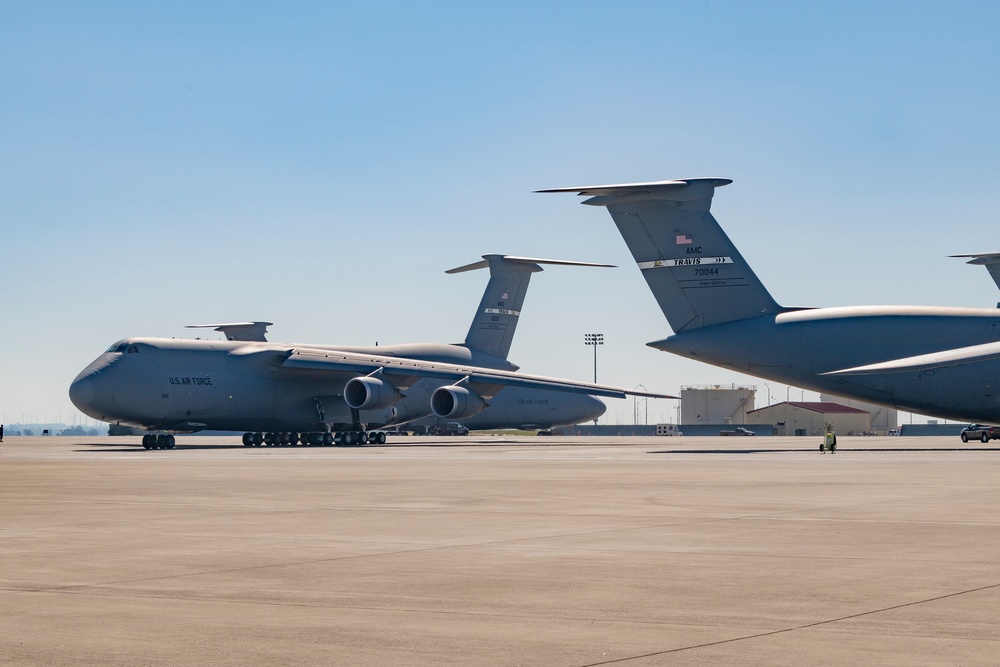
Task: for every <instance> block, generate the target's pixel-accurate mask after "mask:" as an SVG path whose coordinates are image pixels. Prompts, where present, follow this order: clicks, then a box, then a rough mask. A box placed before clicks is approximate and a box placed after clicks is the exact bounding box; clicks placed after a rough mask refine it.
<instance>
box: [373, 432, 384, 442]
mask: <svg viewBox="0 0 1000 667" xmlns="http://www.w3.org/2000/svg"><path fill="white" fill-rule="evenodd" d="M375 442H376V443H378V444H380V445H384V444H385V433H382V432H381V431H379V432H378V433H376V434H375Z"/></svg>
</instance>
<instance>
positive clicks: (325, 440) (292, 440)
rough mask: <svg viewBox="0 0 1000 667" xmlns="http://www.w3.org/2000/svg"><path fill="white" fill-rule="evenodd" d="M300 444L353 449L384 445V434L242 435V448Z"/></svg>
mask: <svg viewBox="0 0 1000 667" xmlns="http://www.w3.org/2000/svg"><path fill="white" fill-rule="evenodd" d="M298 444H302V445H305V446H312V447H332V446H333V445H334V444H337V445H344V446H345V447H354V446H356V445H364V444H372V445H376V444H377V445H384V444H385V433H383V432H382V431H370V432H369V431H343V432H340V431H337V432H335V433H331V432H329V431H327V432H323V431H313V432H305V433H296V432H294V431H292V432H287V433H286V432H276V433H272V432H268V433H260V432H258V433H253V432H248V433H244V434H243V446H244V447H260V446H261V445H264V446H265V447H294V446H295V445H298Z"/></svg>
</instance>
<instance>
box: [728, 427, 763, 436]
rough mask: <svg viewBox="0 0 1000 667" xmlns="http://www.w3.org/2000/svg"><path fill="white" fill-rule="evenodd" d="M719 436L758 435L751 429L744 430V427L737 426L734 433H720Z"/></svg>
mask: <svg viewBox="0 0 1000 667" xmlns="http://www.w3.org/2000/svg"><path fill="white" fill-rule="evenodd" d="M719 435H757V434H756V433H754V432H753V431H751V430H750V429H746V428H743V427H742V426H737V427H736V428H735V429H733V430H732V431H719Z"/></svg>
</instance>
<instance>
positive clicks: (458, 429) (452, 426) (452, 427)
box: [427, 422, 469, 435]
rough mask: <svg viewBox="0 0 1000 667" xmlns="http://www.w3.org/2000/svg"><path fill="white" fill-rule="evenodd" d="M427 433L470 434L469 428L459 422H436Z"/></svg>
mask: <svg viewBox="0 0 1000 667" xmlns="http://www.w3.org/2000/svg"><path fill="white" fill-rule="evenodd" d="M427 435H469V429H468V428H467V427H465V426H462V425H461V424H459V423H458V422H447V423H445V424H435V425H434V426H431V427H430V428H428V429H427Z"/></svg>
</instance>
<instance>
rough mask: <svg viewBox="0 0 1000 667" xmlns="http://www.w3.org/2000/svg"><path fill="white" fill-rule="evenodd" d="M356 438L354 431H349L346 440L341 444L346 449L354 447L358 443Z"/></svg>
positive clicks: (346, 433)
mask: <svg viewBox="0 0 1000 667" xmlns="http://www.w3.org/2000/svg"><path fill="white" fill-rule="evenodd" d="M356 438H357V436H356V435H355V434H354V431H347V432H345V433H344V438H343V439H342V440H341V442H342V443H343V444H344V446H345V447H353V446H354V445H355V443H356V442H357V440H356Z"/></svg>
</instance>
